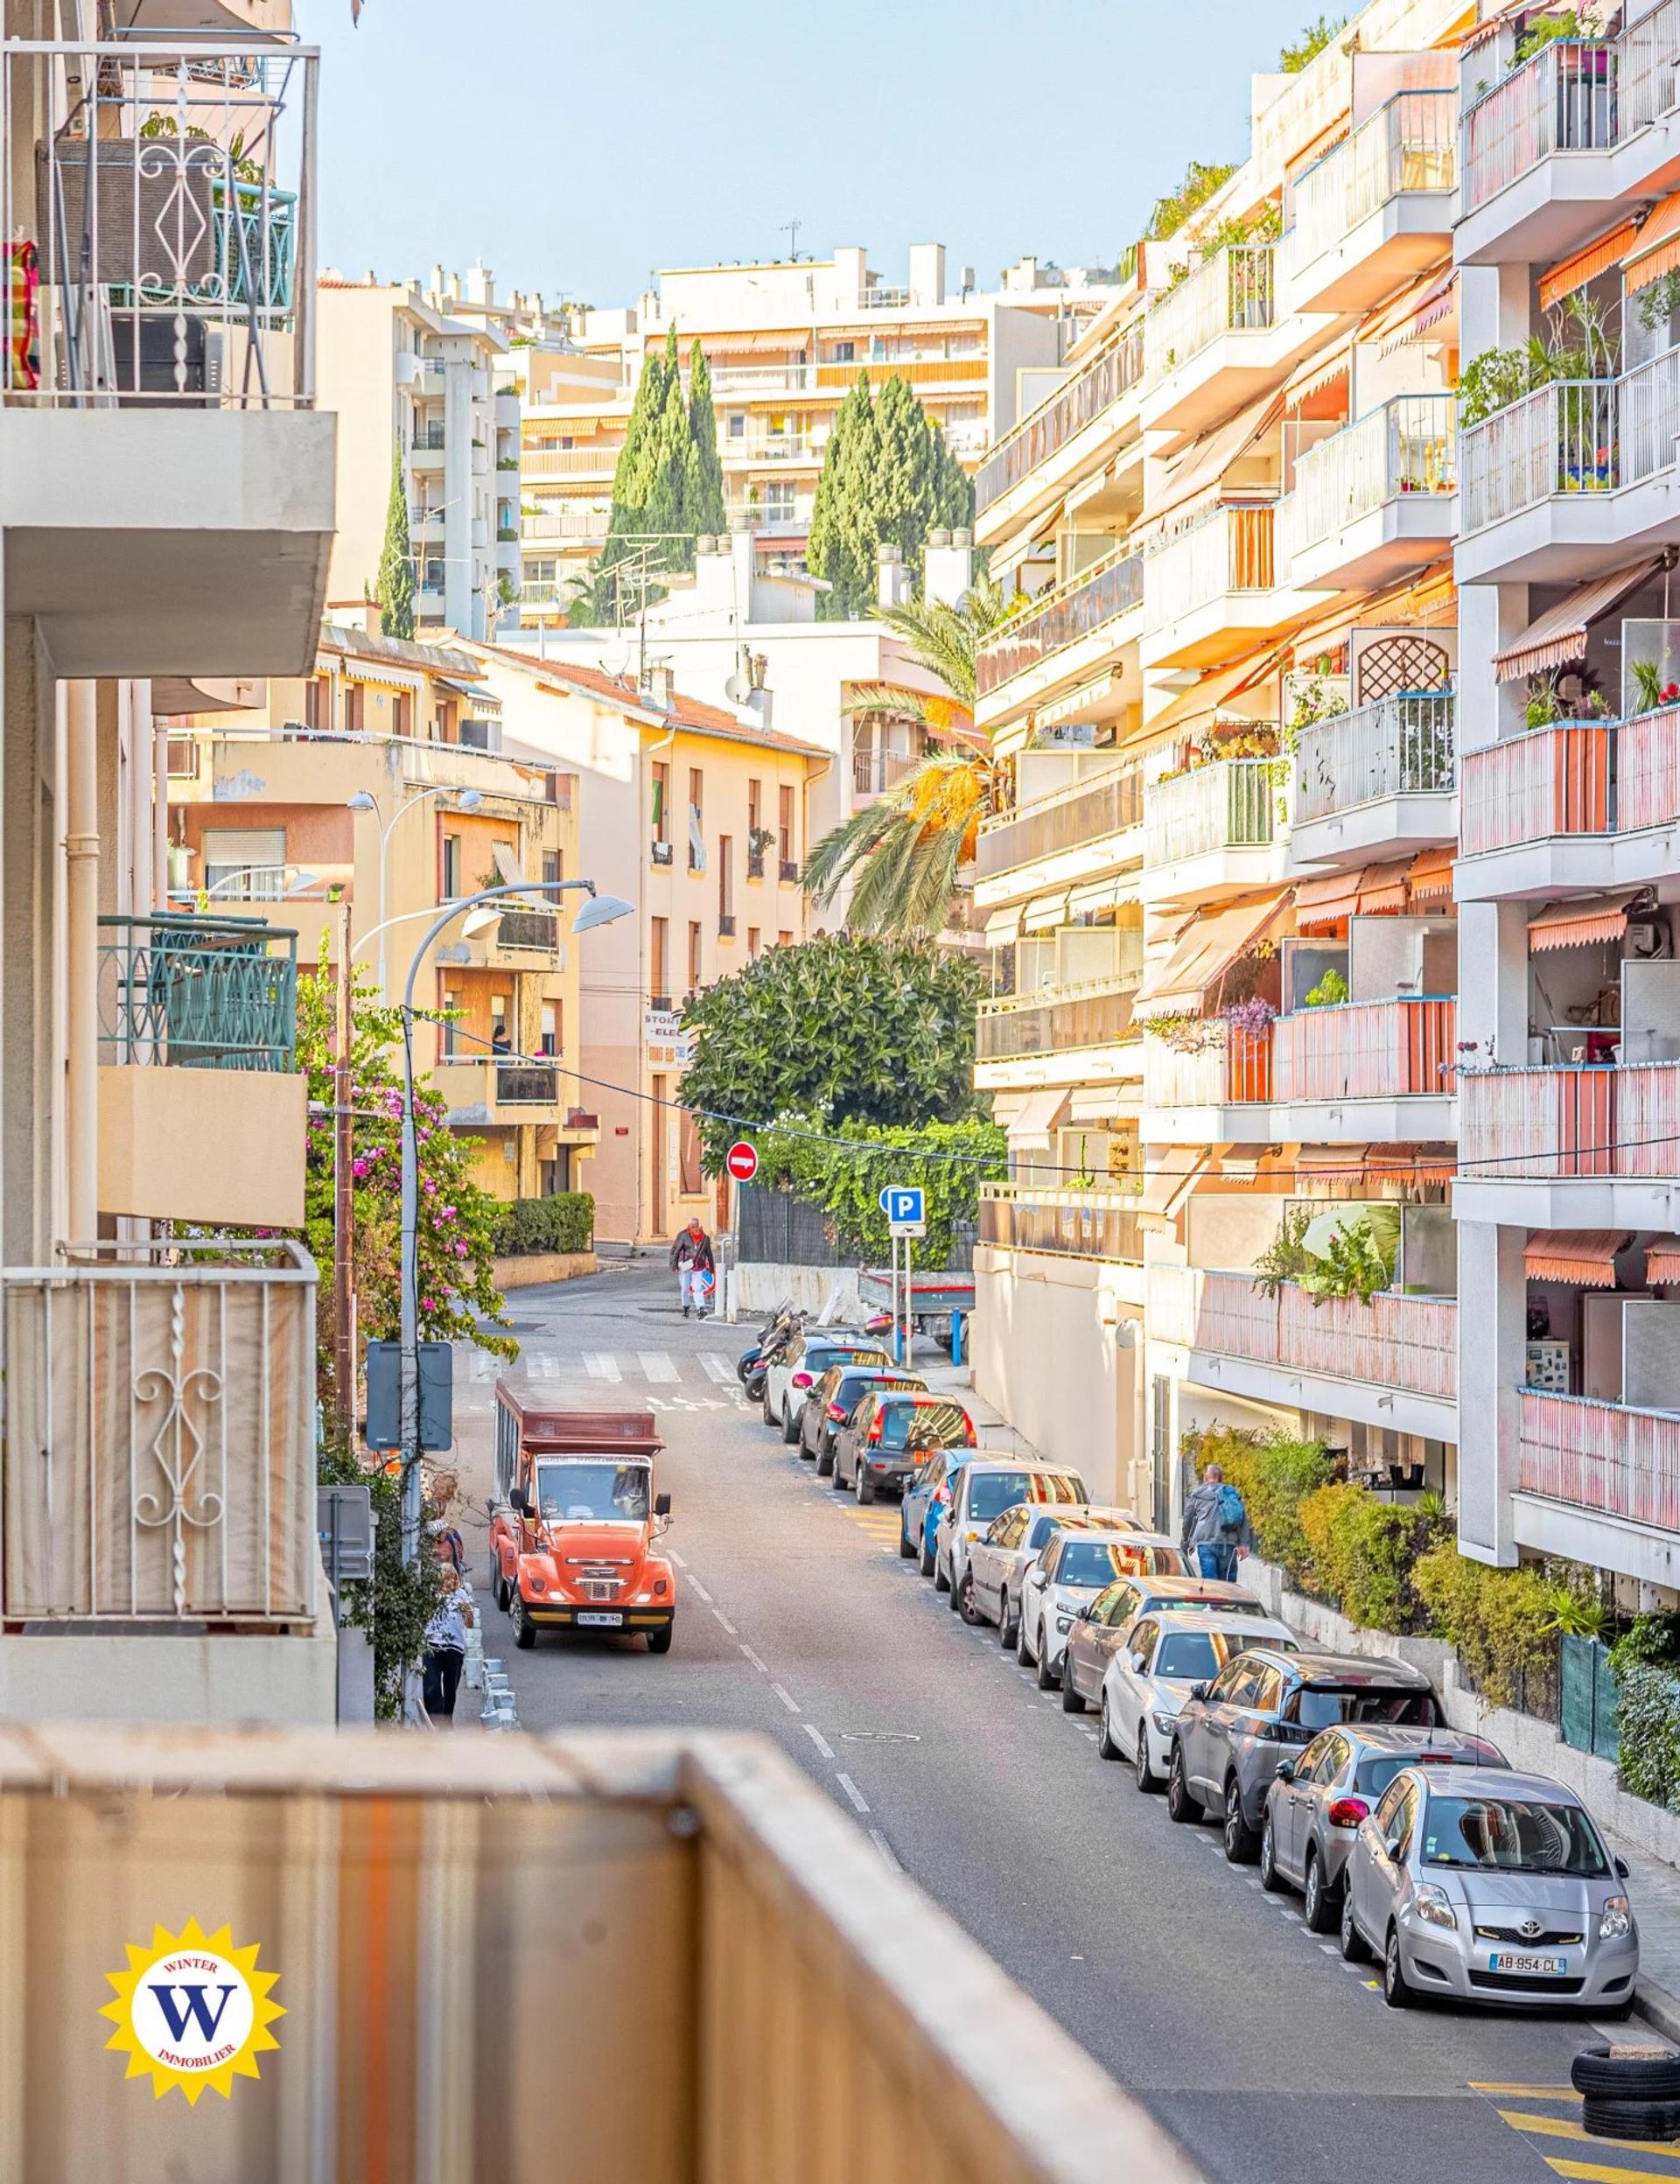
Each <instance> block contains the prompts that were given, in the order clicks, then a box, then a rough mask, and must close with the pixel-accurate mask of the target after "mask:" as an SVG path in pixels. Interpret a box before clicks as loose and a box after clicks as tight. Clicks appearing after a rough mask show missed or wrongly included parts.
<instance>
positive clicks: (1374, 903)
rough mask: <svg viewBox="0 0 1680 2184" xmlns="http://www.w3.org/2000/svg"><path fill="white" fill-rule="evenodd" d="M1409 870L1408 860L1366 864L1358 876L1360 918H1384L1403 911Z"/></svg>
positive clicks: (1409, 863)
mask: <svg viewBox="0 0 1680 2184" xmlns="http://www.w3.org/2000/svg"><path fill="white" fill-rule="evenodd" d="M1410 871H1411V858H1401V859H1400V860H1399V861H1398V862H1397V863H1396V864H1392V865H1367V866H1366V867H1365V869H1364V871H1363V872H1361V873H1360V875H1359V914H1360V916H1361V917H1362V918H1370V917H1384V916H1388V915H1390V914H1394V913H1397V912H1399V911H1402V910H1404V908H1405V907H1406V874H1407V873H1408V872H1410Z"/></svg>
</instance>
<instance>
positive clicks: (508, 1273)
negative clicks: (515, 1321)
mask: <svg viewBox="0 0 1680 2184" xmlns="http://www.w3.org/2000/svg"><path fill="white" fill-rule="evenodd" d="M594 1271H595V1254H594V1253H593V1252H592V1251H527V1252H522V1253H521V1255H520V1256H519V1257H517V1258H512V1259H498V1260H497V1261H496V1262H495V1265H494V1269H493V1280H494V1282H495V1285H496V1287H497V1288H498V1289H533V1288H535V1286H536V1285H538V1284H539V1283H541V1282H571V1281H576V1280H577V1277H578V1276H579V1275H580V1274H592V1273H593V1272H594Z"/></svg>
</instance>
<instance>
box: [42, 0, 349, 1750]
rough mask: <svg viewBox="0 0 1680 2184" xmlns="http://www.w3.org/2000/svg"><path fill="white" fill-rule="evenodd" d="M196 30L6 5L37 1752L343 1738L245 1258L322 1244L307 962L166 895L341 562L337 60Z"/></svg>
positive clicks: (303, 1276)
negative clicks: (327, 299)
mask: <svg viewBox="0 0 1680 2184" xmlns="http://www.w3.org/2000/svg"><path fill="white" fill-rule="evenodd" d="M212 12H214V15H215V20H216V24H217V25H221V23H222V22H223V21H225V20H230V21H231V22H232V23H233V24H234V25H236V26H237V28H236V29H235V30H230V31H228V35H227V36H226V37H225V38H223V37H221V36H220V35H219V34H218V30H217V28H215V27H212V28H209V29H207V30H205V31H201V32H200V33H198V34H195V35H194V36H193V37H192V38H184V37H183V36H181V35H179V34H177V33H172V32H171V31H169V30H167V29H164V30H159V31H148V32H147V33H146V34H145V35H144V37H137V38H129V39H124V40H116V41H112V42H102V41H101V38H100V36H99V31H100V24H99V22H98V21H96V20H95V13H96V11H95V10H94V9H92V8H91V7H88V8H82V9H80V10H78V9H74V8H72V7H70V6H66V7H64V8H62V9H60V10H59V11H42V10H40V9H38V8H35V7H32V6H25V5H22V4H17V0H9V4H8V5H7V6H6V8H5V11H4V27H5V31H6V34H7V36H6V42H5V43H4V46H0V71H3V72H4V101H3V102H0V112H3V113H4V116H5V121H4V130H3V131H0V188H3V189H4V193H5V202H4V227H5V233H6V235H7V237H8V239H9V240H8V245H7V248H6V250H5V252H4V255H0V282H3V283H4V287H5V290H6V294H5V305H6V311H7V314H8V325H9V326H10V328H11V340H10V342H9V346H8V351H7V364H6V368H5V371H4V374H0V524H4V531H5V541H4V544H5V568H6V590H5V617H6V650H5V662H4V683H0V690H3V692H4V696H3V697H0V704H4V731H5V732H4V739H0V765H3V766H4V784H3V786H4V794H3V795H0V809H3V810H4V823H3V824H0V888H3V889H4V900H5V905H6V913H7V927H6V948H5V952H4V963H3V964H0V976H3V977H4V991H5V1011H4V1021H5V1026H6V1032H5V1040H4V1059H3V1061H0V1102H3V1103H4V1131H0V1138H3V1139H4V1156H3V1157H0V1227H3V1228H4V1245H5V1259H4V1265H5V1270H6V1271H5V1274H4V1288H5V1313H4V1350H5V1355H4V1404H0V1432H3V1433H4V1466H3V1467H0V1522H3V1523H4V1530H5V1536H6V1542H7V1548H6V1556H5V1567H4V1575H3V1576H0V1595H3V1596H4V1597H3V1598H0V1619H3V1620H4V1635H0V1706H3V1707H4V1711H5V1712H7V1713H8V1714H9V1715H11V1716H12V1717H14V1718H22V1719H45V1718H50V1717H58V1718H74V1717H78V1716H80V1717H81V1718H84V1719H86V1718H88V1717H99V1718H107V1719H109V1718H111V1717H114V1716H115V1717H126V1718H128V1719H147V1718H151V1719H178V1720H193V1721H204V1720H221V1721H224V1722H230V1721H232V1720H235V1719H239V1720H241V1721H251V1720H258V1721H261V1720H268V1721H295V1722H303V1721H313V1722H318V1723H325V1722H331V1721H332V1719H333V1715H334V1709H335V1691H336V1676H337V1657H338V1648H337V1637H336V1633H335V1631H334V1629H333V1627H332V1614H331V1610H330V1607H329V1604H328V1602H327V1599H326V1595H325V1584H324V1581H323V1578H322V1572H321V1564H320V1554H319V1550H318V1544H317V1540H316V1530H315V1526H316V1509H315V1404H314V1348H315V1295H314V1292H315V1270H314V1268H313V1265H312V1264H311V1262H310V1260H309V1258H308V1257H307V1255H306V1254H304V1252H302V1251H301V1250H299V1249H298V1248H297V1247H296V1246H295V1245H292V1244H289V1243H277V1242H261V1241H232V1240H230V1235H229V1232H231V1234H232V1236H240V1237H243V1238H247V1239H248V1238H249V1237H250V1236H251V1234H252V1232H253V1231H257V1232H261V1231H262V1230H264V1229H268V1230H273V1229H285V1228H289V1227H295V1226H297V1224H298V1222H300V1219H301V1215H302V1211H303V1184H304V1122H305V1092H304V1079H303V1077H302V1075H300V1073H299V1072H298V1070H297V1060H296V991H295V958H294V956H293V952H292V951H293V936H292V935H290V934H287V933H285V932H283V931H280V930H278V929H272V928H253V927H251V926H249V925H248V924H241V923H238V922H235V921H228V920H224V919H221V918H218V917H210V916H200V915H195V914H192V913H189V912H180V911H177V910H176V909H175V908H173V907H172V906H171V905H170V903H169V901H168V898H167V893H166V888H167V858H166V854H165V757H164V750H163V742H162V739H161V737H160V735H159V733H158V732H157V730H156V726H155V723H156V721H157V718H158V716H160V715H168V714H172V713H177V712H181V711H186V710H188V709H189V708H190V707H191V706H193V705H194V704H211V703H214V702H216V701H217V700H218V698H221V699H226V700H233V699H235V698H236V697H238V696H239V694H240V692H239V689H238V685H239V683H241V682H245V683H248V682H249V681H250V680H252V679H255V678H261V677H263V676H282V675H291V674H297V672H299V670H300V669H302V668H303V667H304V665H305V663H306V662H307V661H308V660H309V658H310V657H311V653H312V649H313V646H314V641H315V630H316V627H317V623H318V618H319V615H320V611H321V605H322V600H323V597H324V593H325V582H326V570H327V561H328V555H329V550H330V547H331V542H332V532H333V471H334V421H333V419H332V416H330V415H328V414H327V413H326V412H325V410H324V409H322V408H321V407H320V405H319V402H318V392H319V390H318V381H317V379H316V375H315V357H314V351H313V344H312V331H311V329H312V321H311V316H310V312H309V309H308V301H309V298H310V297H311V293H312V289H313V283H314V276H315V268H314V265H313V263H312V262H311V258H310V255H309V248H310V237H311V235H312V233H313V231H314V228H315V225H316V214H317V207H316V206H315V205H314V203H313V202H312V201H311V192H312V189H313V174H314V152H315V148H314V144H313V142H312V140H311V129H312V125H313V116H314V113H315V93H316V74H317V66H318V57H317V55H316V53H315V52H314V50H313V49H312V48H311V47H309V46H307V45H300V44H297V43H296V42H295V41H294V39H293V38H292V37H291V36H290V31H289V26H288V25H277V26H275V27H276V29H277V30H278V31H279V33H280V34H279V35H276V36H274V37H272V38H269V37H265V36H263V35H260V34H257V33H261V32H262V31H263V30H264V28H265V27H268V26H269V19H270V18H272V17H273V16H274V15H275V14H276V13H278V12H279V11H277V10H276V9H274V8H272V7H264V8H262V10H261V11H255V12H254V11H250V10H247V9H243V8H241V7H237V6H230V7H228V8H227V9H224V10H221V11H212ZM286 12H287V13H288V15H289V11H286ZM51 13H56V17H57V27H58V28H59V33H60V35H59V37H57V38H54V37H53V36H52V25H44V20H43V18H44V16H45V15H47V14H51ZM97 13H98V15H99V16H101V17H102V16H103V14H104V11H102V10H101V11H97ZM78 18H82V19H80V20H79V19H78ZM44 28H45V30H46V33H47V34H46V35H45V37H44V36H43V30H44ZM143 141H144V146H145V152H144V158H142V157H141V155H140V152H139V150H138V147H139V146H140V145H141V144H142V143H143ZM236 146H237V148H238V149H237V151H235V147H236Z"/></svg>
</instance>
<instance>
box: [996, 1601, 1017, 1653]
mask: <svg viewBox="0 0 1680 2184" xmlns="http://www.w3.org/2000/svg"><path fill="white" fill-rule="evenodd" d="M1020 1627H1021V1619H1020V1617H1019V1615H1012V1614H1010V1612H1009V1594H1008V1593H1007V1591H1005V1594H1004V1604H1003V1607H1001V1608H1000V1609H999V1610H998V1644H999V1645H1000V1646H1001V1647H1002V1648H1003V1649H1004V1651H1005V1653H1013V1652H1014V1650H1015V1634H1016V1633H1017V1631H1019V1628H1020Z"/></svg>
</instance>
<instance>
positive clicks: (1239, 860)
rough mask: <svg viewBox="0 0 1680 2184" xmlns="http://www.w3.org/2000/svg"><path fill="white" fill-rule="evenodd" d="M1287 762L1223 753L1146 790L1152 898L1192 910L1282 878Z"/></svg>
mask: <svg viewBox="0 0 1680 2184" xmlns="http://www.w3.org/2000/svg"><path fill="white" fill-rule="evenodd" d="M1280 772H1281V761H1279V760H1276V759H1221V760H1216V761H1215V763H1214V764H1213V765H1211V766H1201V767H1196V768H1195V769H1194V771H1193V772H1191V773H1187V774H1178V775H1175V776H1174V777H1173V778H1172V779H1169V780H1164V781H1151V782H1149V783H1148V784H1146V786H1145V789H1144V865H1143V872H1142V876H1141V878H1140V879H1139V882H1138V893H1139V895H1140V897H1141V898H1142V900H1144V901H1145V902H1151V903H1156V904H1165V903H1177V904H1180V905H1181V906H1182V907H1185V908H1186V909H1190V908H1193V907H1194V906H1195V905H1196V904H1198V903H1201V902H1210V901H1213V900H1215V899H1217V898H1218V897H1220V896H1222V895H1227V894H1242V893H1246V892H1248V891H1249V890H1250V889H1252V888H1256V887H1264V886H1267V885H1269V884H1271V883H1272V882H1274V881H1276V880H1277V879H1279V878H1280V877H1281V874H1282V869H1283V861H1284V848H1283V843H1284V828H1283V825H1282V818H1283V815H1282V812H1281V811H1280V809H1279V807H1280V806H1281V804H1282V803H1283V802H1284V795H1283V787H1282V783H1281V782H1280V781H1279V779H1278V775H1279V774H1280Z"/></svg>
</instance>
